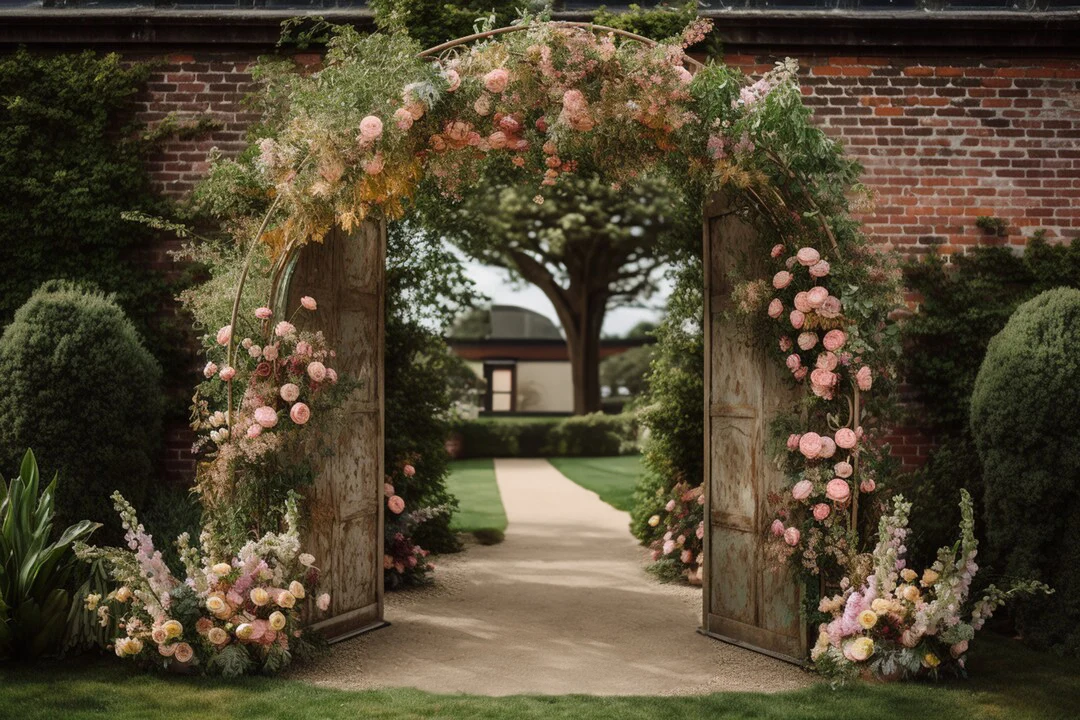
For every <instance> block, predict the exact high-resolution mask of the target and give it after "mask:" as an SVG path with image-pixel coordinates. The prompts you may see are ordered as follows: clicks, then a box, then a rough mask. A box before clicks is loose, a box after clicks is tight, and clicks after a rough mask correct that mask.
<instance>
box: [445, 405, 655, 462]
mask: <svg viewBox="0 0 1080 720" xmlns="http://www.w3.org/2000/svg"><path fill="white" fill-rule="evenodd" d="M637 426H638V424H637V421H636V420H635V419H634V417H633V416H631V415H604V414H603V413H592V414H591V415H575V416H573V417H567V418H505V419H503V418H500V419H496V418H491V419H489V418H481V419H479V420H464V419H459V420H456V421H454V422H453V423H452V424H451V428H450V429H451V432H452V433H453V434H454V436H456V437H457V438H459V439H460V441H461V450H460V453H459V455H458V457H459V458H462V459H464V458H492V457H564V456H568V457H588V456H590V455H595V456H614V455H627V454H632V453H634V452H636V451H637V445H636V442H637Z"/></svg>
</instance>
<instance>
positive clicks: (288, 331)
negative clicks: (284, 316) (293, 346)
mask: <svg viewBox="0 0 1080 720" xmlns="http://www.w3.org/2000/svg"><path fill="white" fill-rule="evenodd" d="M295 332H296V326H295V325H293V324H292V323H291V322H288V321H286V320H282V321H281V322H279V323H278V324H277V325H276V326H274V334H275V335H277V336H278V337H285V336H286V335H292V334H293V333H295Z"/></svg>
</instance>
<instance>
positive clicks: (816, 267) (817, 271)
mask: <svg viewBox="0 0 1080 720" xmlns="http://www.w3.org/2000/svg"><path fill="white" fill-rule="evenodd" d="M828 274H829V263H827V262H826V261H824V260H819V261H817V262H816V263H815V264H813V265H811V266H810V277H816V278H823V277H825V276H826V275H828Z"/></svg>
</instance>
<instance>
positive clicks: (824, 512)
mask: <svg viewBox="0 0 1080 720" xmlns="http://www.w3.org/2000/svg"><path fill="white" fill-rule="evenodd" d="M831 512H832V508H830V507H829V506H828V505H826V504H825V503H818V504H817V505H815V506H814V519H815V520H817V521H818V522H821V521H822V520H824V519H825V518H827V517H829V513H831Z"/></svg>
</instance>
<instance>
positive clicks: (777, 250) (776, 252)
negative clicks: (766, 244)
mask: <svg viewBox="0 0 1080 720" xmlns="http://www.w3.org/2000/svg"><path fill="white" fill-rule="evenodd" d="M783 254H784V246H783V245H780V244H779V243H778V244H776V245H773V248H772V250H770V251H769V256H770V257H773V258H778V257H780V256H781V255H783Z"/></svg>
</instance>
